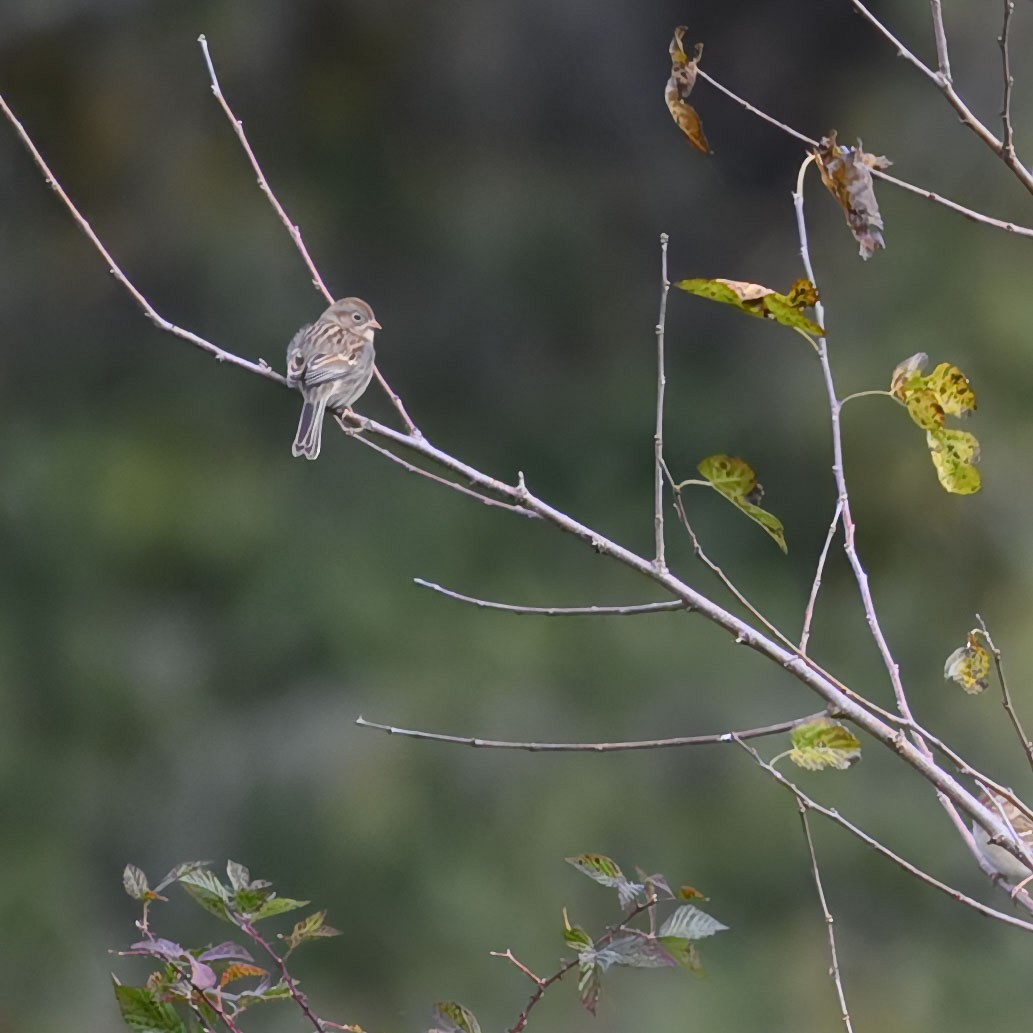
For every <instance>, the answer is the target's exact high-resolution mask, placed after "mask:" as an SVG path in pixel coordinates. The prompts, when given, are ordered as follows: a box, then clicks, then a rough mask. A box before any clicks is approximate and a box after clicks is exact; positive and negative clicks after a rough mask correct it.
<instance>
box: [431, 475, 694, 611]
mask: <svg viewBox="0 0 1033 1033" xmlns="http://www.w3.org/2000/svg"><path fill="white" fill-rule="evenodd" d="M445 483H446V484H451V483H452V482H451V481H446V482H445ZM413 582H414V583H415V584H417V585H419V586H420V587H421V588H429V589H430V590H431V591H432V592H438V593H440V594H441V595H447V596H448V597H449V599H458V600H459V602H461V603H470V604H471V605H472V606H477V607H479V608H480V609H482V610H504V611H505V612H506V613H517V614H532V615H534V616H538V617H631V616H635V615H638V614H643V613H669V612H671V611H672V610H686V609H688V607H687V606H686V605H685V603H683V602H682V601H681V600H680V599H669V600H667V601H665V602H660V603H636V604H633V605H631V606H519V605H516V604H514V603H496V602H492V601H491V600H490V599H478V598H477V597H476V596H473V595H463V594H462V592H453V591H452V589H450V588H443V587H442V586H441V585H436V584H434V582H433V581H424V580H423V578H421V577H414V578H413Z"/></svg>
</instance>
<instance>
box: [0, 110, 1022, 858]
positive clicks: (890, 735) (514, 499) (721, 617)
mask: <svg viewBox="0 0 1033 1033" xmlns="http://www.w3.org/2000/svg"><path fill="white" fill-rule="evenodd" d="M0 110H2V111H3V113H4V115H5V117H7V119H8V120H9V121H10V122H11V124H12V125H13V126H14V127H15V130H16V131H17V133H18V135H19V136H20V137H21V139H22V141H23V143H25V145H26V147H27V149H28V150H29V152H30V154H32V156H33V160H34V161H35V162H36V164H37V165H38V167H39V168H40V170H41V171H42V172H43V174H44V177H45V179H46V181H47V183H48V185H50V186H52V187H53V188H54V190H55V193H56V194H57V196H58V198H59V199H60V200H61V202H62V203H63V204H64V205H65V207H66V209H67V210H68V211H69V213H70V214H71V215H72V217H73V218H74V219H75V221H76V223H77V224H78V225H79V226H80V228H81V229H83V231H84V232H85V233H86V235H87V237H88V238H89V239H90V241H91V243H93V245H94V247H95V248H96V249H97V250H98V252H99V253H100V254H101V256H102V257H103V258H104V259H105V261H106V262H108V264H109V268H115V269H117V267H115V266H114V263H113V262H111V260H110V255H109V254H108V252H107V250H106V249H105V248H104V246H103V245H102V244H101V242H100V240H99V239H98V238H97V237H96V235H95V234H94V233H93V231H92V230H91V229H90V228H89V225H88V223H86V221H85V219H83V218H82V216H81V215H80V214H79V213H78V211H77V209H76V208H75V206H74V205H73V204H72V203H71V201H70V199H69V198H68V195H67V194H66V193H65V192H64V190H62V189H60V188H59V186H58V184H57V181H56V179H55V178H54V176H53V173H52V172H51V171H50V169H49V168H48V167H47V165H46V163H45V162H44V161H43V159H42V157H41V156H40V155H39V152H38V151H37V149H36V148H35V146H34V145H33V144H32V141H31V140H30V139H29V137H28V135H27V134H26V132H25V130H24V128H23V127H22V126H21V124H20V123H19V122H18V121H17V119H15V117H14V115H13V113H12V112H11V110H10V108H9V107H8V106H7V104H6V103H5V102H4V100H3V97H2V96H0ZM116 278H117V279H118V281H119V282H120V283H121V284H122V285H123V287H125V289H126V290H127V291H129V293H130V294H131V295H132V297H133V298H134V300H136V301H137V303H138V304H139V305H140V307H141V308H142V310H143V311H144V312H145V313H146V314H147V316H148V318H152V319H154V317H155V316H157V313H156V312H155V311H154V309H153V308H152V307H151V305H150V303H149V302H147V301H146V299H144V297H143V295H142V294H140V292H139V291H138V290H137V289H136V287H135V286H134V285H133V284H132V283H131V282H130V281H129V280H128V278H127V277H126V276H125V275H124V274H123V273H122V272H121V270H118V271H117V273H116ZM154 321H155V322H156V324H157V325H158V326H159V328H160V329H163V330H166V331H167V332H169V333H173V334H176V335H177V336H180V337H185V338H186V339H187V340H190V341H192V342H193V343H194V344H196V345H197V346H198V347H201V348H203V349H204V350H206V351H209V352H211V353H212V354H214V355H215V356H216V358H220V359H221V360H222V361H226V362H231V363H232V364H234V365H236V366H239V367H240V368H243V369H246V370H248V371H249V372H252V373H256V374H258V375H259V376H262V377H264V378H266V379H267V380H273V381H276V382H277V383H279V384H281V385H282V384H284V378H283V377H281V376H280V374H278V373H276V372H275V371H274V370H272V369H270V368H269V367H268V366H267V365H264V364H260V363H251V362H248V361H247V360H245V359H241V358H240V357H239V356H235V355H231V354H230V353H228V352H223V351H222V349H219V348H216V347H215V345H212V344H211V343H210V342H207V341H204V340H203V339H201V338H198V337H196V335H193V334H188V333H186V332H185V331H182V330H180V328H178V327H176V326H174V325H173V324H171V323H169V322H168V321H167V320H164V319H161V318H160V317H157V319H154ZM346 417H347V418H348V419H349V421H350V422H354V423H355V425H356V426H359V427H360V428H361V429H362V430H364V431H366V432H368V433H371V434H374V435H376V436H377V437H378V438H381V439H383V440H385V441H389V442H391V443H393V444H395V445H400V446H402V447H403V448H407V449H409V450H411V451H413V452H415V453H417V454H418V455H421V456H422V457H423V458H424V459H427V460H429V461H430V462H432V463H434V464H435V465H437V466H439V467H440V468H441V469H444V470H447V471H449V472H451V473H452V474H455V475H456V476H458V477H459V478H461V479H463V480H464V481H466V482H467V483H468V484H471V485H473V486H475V487H477V488H480V489H481V490H482V491H483V492H485V493H489V494H497V495H499V496H501V497H502V498H505V499H508V500H509V501H510V502H511V503H512V504H513V505H515V506H519V507H521V508H524V509H527V510H529V511H531V512H533V513H535V514H536V515H537V516H539V517H540V518H542V519H543V520H545V521H547V522H548V523H550V524H552V525H553V526H554V527H555V528H557V529H558V530H559V531H561V532H563V533H565V534H570V535H572V536H574V537H575V538H577V539H579V540H580V541H582V542H583V543H584V544H585V545H587V546H588V547H589V548H591V549H592V550H593V551H594V552H596V553H598V554H600V555H604V556H606V557H608V558H610V559H612V560H615V561H616V562H618V563H620V564H622V565H624V566H626V567H627V568H629V569H630V570H634V571H636V572H637V573H639V574H641V575H643V576H644V577H646V578H649V579H651V580H652V581H653V582H654V583H655V584H656V585H658V586H659V587H660V588H661V589H663V590H664V591H665V592H667V593H669V594H670V595H671V596H672V597H673V598H675V599H680V600H682V602H684V603H685V604H686V606H687V608H689V609H695V610H698V611H699V612H700V613H701V614H702V615H703V616H704V617H705V618H706V619H707V620H709V621H711V622H712V623H714V624H715V625H717V626H718V627H720V628H722V629H723V630H724V631H726V632H727V633H728V634H729V635H731V636H732V637H733V639H734V641H735V642H736V643H738V644H741V645H745V646H746V647H747V648H749V649H752V650H754V651H756V652H757V653H758V654H760V655H762V656H764V657H766V658H767V659H769V660H771V661H772V662H773V663H775V664H777V665H778V666H780V667H782V668H784V669H785V670H786V671H787V672H788V673H789V674H790V675H792V676H793V677H794V678H796V679H797V680H798V681H799V682H801V683H802V684H803V685H805V686H807V687H808V688H809V689H810V690H811V691H813V692H814V693H815V694H817V695H818V696H820V697H821V698H822V699H823V700H824V701H825V703H826V704H828V707H829V710H830V712H834V713H835V714H836V715H837V716H840V717H842V718H844V719H845V720H849V721H852V722H853V723H854V724H856V725H857V726H858V727H859V728H861V729H863V730H864V731H866V732H868V734H869V735H871V736H872V737H873V738H874V739H876V740H877V741H879V742H880V743H882V744H883V745H884V746H886V747H887V748H889V749H891V750H893V751H894V752H895V753H896V754H897V756H899V757H900V758H901V759H902V760H903V761H904V762H905V763H906V764H908V765H909V766H910V767H912V768H914V769H915V770H916V771H917V772H919V773H920V774H921V775H922V777H924V778H925V779H927V780H928V781H929V782H930V783H931V784H932V785H933V786H934V787H935V788H936V789H937V791H938V792H939V793H940V794H942V795H943V796H944V797H946V798H947V799H949V800H951V801H953V803H954V804H955V805H957V806H958V807H960V808H961V809H962V810H963V811H964V812H965V813H966V814H967V815H969V816H970V817H971V818H973V819H974V820H975V821H976V822H977V823H978V824H979V825H980V826H982V827H983V828H985V829H986V830H987V832H989V833H990V835H991V836H997V837H1000V839H1001V840H1002V841H1005V840H1006V839H1007V830H1006V829H1005V827H1004V826H1003V825H1002V824H1001V822H1000V821H999V819H998V818H997V817H996V816H995V815H993V814H991V813H990V812H989V811H988V810H987V809H986V808H985V807H984V806H983V805H982V804H981V803H980V802H979V801H978V800H977V799H976V798H975V797H974V796H973V795H972V794H971V793H970V792H968V790H967V789H966V788H965V787H964V786H963V785H962V784H961V783H959V782H958V781H957V780H956V779H955V778H954V777H953V776H952V775H950V774H949V773H948V772H947V771H946V770H945V769H943V768H942V767H940V766H939V765H938V764H936V763H935V762H934V761H933V760H931V759H930V757H929V756H928V755H927V753H925V752H923V751H920V750H918V749H916V748H915V747H914V746H912V745H911V744H910V743H908V742H907V741H906V740H905V739H904V738H903V737H902V736H901V735H900V734H899V732H898V731H897V729H896V728H895V727H894V726H893V721H894V720H896V719H895V718H888V719H886V720H883V719H882V718H880V717H879V716H877V715H876V713H875V712H874V711H873V709H872V708H873V707H874V704H872V703H870V702H868V701H867V700H864V698H863V697H859V696H856V694H854V693H850V694H847V693H845V692H843V691H842V690H841V688H840V687H839V685H838V684H837V682H836V680H835V679H832V678H829V677H828V676H827V675H826V674H824V673H822V672H821V671H820V670H819V669H818V668H817V666H816V665H815V664H814V663H813V662H812V661H810V660H809V659H807V658H805V657H800V656H799V655H798V653H797V651H796V650H795V647H791V648H785V647H783V646H782V645H780V644H779V642H777V641H775V640H774V639H771V638H768V637H767V636H765V635H763V634H762V633H760V632H758V631H757V630H756V629H755V628H752V627H750V625H748V624H746V623H745V622H744V621H742V620H741V619H739V618H738V617H737V616H735V615H734V614H732V613H730V612H729V611H728V610H725V609H724V608H723V607H721V606H719V605H717V603H715V602H713V601H712V600H711V599H709V598H708V597H707V596H705V595H703V594H701V593H700V592H698V591H696V590H695V589H694V588H692V587H691V586H690V585H688V584H686V583H685V582H684V581H682V580H681V579H680V578H677V577H675V576H674V575H673V574H671V573H670V571H668V572H666V573H661V572H660V571H658V570H657V569H656V567H655V565H654V563H653V561H652V560H651V559H646V558H645V557H642V556H639V555H638V554H636V553H634V552H632V551H631V550H629V549H626V548H624V547H623V546H622V545H619V544H618V543H617V542H615V541H612V540H611V539H609V538H607V537H606V536H605V535H604V534H601V533H600V532H598V531H595V530H594V529H592V528H591V527H589V526H588V525H586V524H583V523H581V522H580V521H578V520H575V519H574V518H573V517H570V516H568V515H567V514H566V513H564V512H562V511H561V510H559V509H556V508H555V507H554V506H550V505H549V504H548V503H547V502H545V501H544V500H543V499H540V498H538V497H537V496H536V495H534V494H533V493H532V492H531V491H530V490H529V489H528V487H527V484H526V483H525V481H524V477H523V475H522V474H518V475H517V483H516V484H515V485H511V484H507V483H506V482H505V481H501V480H499V479H498V478H495V477H491V476H490V475H488V474H485V473H483V472H482V471H480V470H478V469H476V468H475V467H473V466H470V465H469V464H468V463H464V462H463V461H462V460H460V459H457V458H456V457H454V456H452V455H449V454H448V453H447V452H444V451H442V450H441V449H439V448H437V447H436V446H435V445H433V444H432V443H431V442H430V441H428V440H427V439H426V438H424V437H422V436H421V437H417V436H415V435H413V434H409V433H403V432H401V431H398V430H396V429H394V428H393V427H389V426H387V425H385V424H380V423H377V422H376V421H374V420H367V419H365V418H364V417H361V416H358V415H357V414H355V413H349V414H346ZM905 724H906V725H907V726H908V727H910V728H917V727H918V726H917V725H915V724H914V722H905ZM958 826H959V834H961V835H963V836H964V835H968V836H969V839H970V840H971V834H970V833H968V832H967V829H966V828H965V826H964V823H963V822H960V819H959V821H958ZM1004 845H1005V846H1006V847H1007V848H1008V849H1009V850H1013V851H1015V856H1016V857H1023V856H1024V855H1022V854H1021V853H1020V852H1018V848H1017V847H1015V846H1014V844H1010V843H1008V842H1005V843H1004Z"/></svg>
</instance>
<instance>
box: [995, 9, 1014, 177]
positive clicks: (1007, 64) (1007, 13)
mask: <svg viewBox="0 0 1033 1033" xmlns="http://www.w3.org/2000/svg"><path fill="white" fill-rule="evenodd" d="M1014 13H1015V0H1004V24H1003V25H1002V26H1001V34H1000V36H998V37H997V43H998V45H999V46H1000V48H1001V72H1002V74H1003V77H1004V100H1003V101H1002V102H1001V123H1002V132H1003V134H1004V150H1005V154H1006V155H1007V158H1006V160H1007V161H1017V160H1018V159H1017V158H1016V155H1015V133H1014V130H1013V128H1012V124H1011V91H1012V87H1013V86H1014V85H1015V79H1014V77H1013V76H1012V74H1011V57H1010V55H1009V52H1008V33H1009V31H1010V30H1011V16H1012V15H1013V14H1014Z"/></svg>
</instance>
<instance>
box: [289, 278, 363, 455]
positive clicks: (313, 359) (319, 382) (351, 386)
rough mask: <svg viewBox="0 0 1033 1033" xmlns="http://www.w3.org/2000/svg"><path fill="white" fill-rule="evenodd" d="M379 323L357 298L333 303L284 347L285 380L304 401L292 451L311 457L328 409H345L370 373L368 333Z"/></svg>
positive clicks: (361, 389)
mask: <svg viewBox="0 0 1033 1033" xmlns="http://www.w3.org/2000/svg"><path fill="white" fill-rule="evenodd" d="M380 329H381V326H380V324H379V323H378V322H377V320H376V317H375V316H374V315H373V309H371V308H370V307H369V305H367V304H366V302H364V301H363V300H362V299H361V298H342V299H341V300H340V301H335V302H334V303H333V304H332V305H331V306H330V307H329V308H328V309H327V310H326V311H325V312H324V313H323V314H322V315H321V316H320V317H319V318H318V319H317V320H316V321H315V322H314V323H311V324H310V325H308V326H303V327H302V328H301V329H300V330H299V331H298V332H297V333H296V334H295V335H294V337H293V338H291V343H290V344H289V345H287V383H288V384H289V385H291V386H292V387H296V388H297V389H298V390H299V391H300V392H301V397H302V398H303V399H304V400H305V402H304V405H302V407H301V419H300V420H299V421H298V433H297V434H296V435H295V436H294V448H293V453H294V455H296V456H305V458H306V459H315V458H316V457H317V456H318V455H319V446H320V443H321V442H322V437H323V414H324V413H325V412H326V410H327V409H346V408H347V407H348V406H350V405H351V404H352V402H354V401H355V400H356V399H357V398H359V397H360V396H361V394H362V392H363V391H365V390H366V388H367V387H368V386H369V382H370V380H371V379H372V377H373V360H374V350H373V331H374V330H380Z"/></svg>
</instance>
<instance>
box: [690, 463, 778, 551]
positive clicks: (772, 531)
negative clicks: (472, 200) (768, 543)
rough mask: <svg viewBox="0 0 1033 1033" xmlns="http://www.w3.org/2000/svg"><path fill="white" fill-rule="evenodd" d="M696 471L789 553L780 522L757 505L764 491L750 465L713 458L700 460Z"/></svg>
mask: <svg viewBox="0 0 1033 1033" xmlns="http://www.w3.org/2000/svg"><path fill="white" fill-rule="evenodd" d="M696 469H697V470H699V472H700V473H701V474H702V475H703V476H704V477H705V478H706V479H707V481H708V482H709V483H710V485H711V486H712V487H713V488H714V489H715V490H716V491H718V492H719V493H720V494H721V495H723V496H724V497H725V498H726V499H728V501H729V502H731V504H732V505H733V506H735V508H736V509H738V510H740V511H741V512H743V513H745V514H746V515H747V516H748V517H749V518H750V519H751V520H753V521H755V522H756V523H758V524H760V526H761V527H763V528H764V530H765V531H767V533H768V534H769V535H771V537H772V538H774V540H775V541H776V542H777V543H778V547H779V548H780V549H781V550H782V551H783V552H788V551H789V547H788V546H787V545H786V538H785V529H784V528H783V526H782V521H781V520H779V519H778V517H776V516H774V515H772V514H771V513H769V512H768V511H767V510H766V509H761V507H760V505H759V504H758V503H759V502H760V500H761V499H762V498H763V497H764V489H763V487H761V485H760V484H758V483H757V475H756V474H755V473H754V472H753V469H752V468H751V467H750V465H749V463H747V462H745V461H744V460H742V459H737V458H736V457H735V456H726V455H713V456H707V458H706V459H703V460H701V461H700V463H699V465H698V466H697V467H696Z"/></svg>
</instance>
